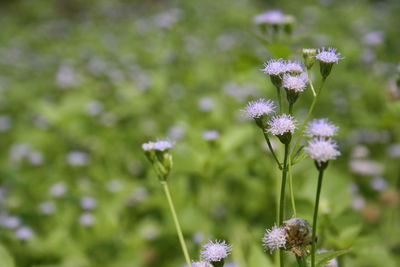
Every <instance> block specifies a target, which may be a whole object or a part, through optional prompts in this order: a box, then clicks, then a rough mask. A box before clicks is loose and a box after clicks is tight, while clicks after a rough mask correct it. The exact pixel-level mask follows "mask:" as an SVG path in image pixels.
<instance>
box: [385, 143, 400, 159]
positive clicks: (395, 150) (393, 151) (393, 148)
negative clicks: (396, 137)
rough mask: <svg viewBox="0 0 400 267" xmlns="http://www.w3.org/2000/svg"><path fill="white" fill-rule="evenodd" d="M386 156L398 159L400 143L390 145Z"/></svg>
mask: <svg viewBox="0 0 400 267" xmlns="http://www.w3.org/2000/svg"><path fill="white" fill-rule="evenodd" d="M388 154H389V157H391V158H400V143H399V144H393V145H390V146H389V148H388Z"/></svg>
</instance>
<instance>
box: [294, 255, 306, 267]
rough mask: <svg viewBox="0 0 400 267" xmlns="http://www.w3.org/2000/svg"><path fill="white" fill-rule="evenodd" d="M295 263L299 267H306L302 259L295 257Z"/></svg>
mask: <svg viewBox="0 0 400 267" xmlns="http://www.w3.org/2000/svg"><path fill="white" fill-rule="evenodd" d="M296 261H297V264H298V265H299V267H307V265H306V264H305V262H304V257H298V256H296Z"/></svg>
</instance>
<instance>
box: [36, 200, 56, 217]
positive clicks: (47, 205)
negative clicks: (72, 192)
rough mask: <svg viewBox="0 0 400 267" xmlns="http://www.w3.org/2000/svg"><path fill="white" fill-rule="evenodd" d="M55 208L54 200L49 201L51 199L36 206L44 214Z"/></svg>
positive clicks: (51, 211) (50, 212) (52, 211)
mask: <svg viewBox="0 0 400 267" xmlns="http://www.w3.org/2000/svg"><path fill="white" fill-rule="evenodd" d="M55 209H56V207H55V205H54V202H51V201H45V202H42V203H40V204H39V207H38V210H39V212H40V213H41V214H44V215H50V214H53V213H54V211H55Z"/></svg>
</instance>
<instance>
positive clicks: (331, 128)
mask: <svg viewBox="0 0 400 267" xmlns="http://www.w3.org/2000/svg"><path fill="white" fill-rule="evenodd" d="M338 129H339V127H337V126H336V125H334V124H333V123H331V122H329V120H328V119H314V120H312V121H311V122H309V123H308V125H307V127H306V135H307V136H310V137H331V136H334V135H336V133H337V131H338Z"/></svg>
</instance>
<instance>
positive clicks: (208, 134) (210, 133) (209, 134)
mask: <svg viewBox="0 0 400 267" xmlns="http://www.w3.org/2000/svg"><path fill="white" fill-rule="evenodd" d="M218 138H219V132H218V131H217V130H207V131H204V132H203V139H204V140H206V141H215V140H217V139H218Z"/></svg>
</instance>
